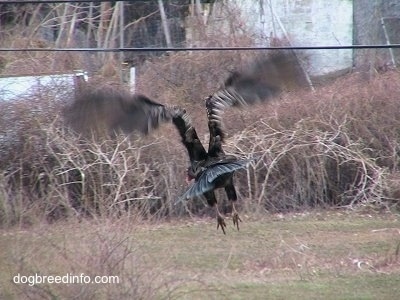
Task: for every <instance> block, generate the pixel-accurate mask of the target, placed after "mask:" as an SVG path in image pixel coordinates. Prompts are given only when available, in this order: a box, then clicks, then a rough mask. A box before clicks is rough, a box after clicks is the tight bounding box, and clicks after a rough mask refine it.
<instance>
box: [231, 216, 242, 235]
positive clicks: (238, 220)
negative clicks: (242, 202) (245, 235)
mask: <svg viewBox="0 0 400 300" xmlns="http://www.w3.org/2000/svg"><path fill="white" fill-rule="evenodd" d="M232 220H233V226H235V225H236V228H237V230H238V231H239V222H242V219H240V217H239V214H238V213H237V212H234V213H233V214H232Z"/></svg>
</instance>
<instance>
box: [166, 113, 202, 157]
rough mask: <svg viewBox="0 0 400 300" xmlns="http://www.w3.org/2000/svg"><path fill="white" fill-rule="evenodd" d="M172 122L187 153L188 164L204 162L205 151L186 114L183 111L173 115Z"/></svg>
mask: <svg viewBox="0 0 400 300" xmlns="http://www.w3.org/2000/svg"><path fill="white" fill-rule="evenodd" d="M172 122H173V123H174V124H175V126H176V128H177V129H178V132H179V134H180V136H181V141H182V144H183V145H184V146H185V147H186V150H187V152H188V155H189V159H190V162H191V163H192V164H193V163H194V162H195V161H202V160H205V159H206V158H207V151H206V150H205V149H204V146H203V144H202V143H201V141H200V139H199V137H198V135H197V132H196V129H195V128H194V127H193V125H192V122H191V120H190V117H189V116H188V114H187V113H186V112H185V111H184V110H183V111H180V112H179V113H175V115H174V116H173V118H172Z"/></svg>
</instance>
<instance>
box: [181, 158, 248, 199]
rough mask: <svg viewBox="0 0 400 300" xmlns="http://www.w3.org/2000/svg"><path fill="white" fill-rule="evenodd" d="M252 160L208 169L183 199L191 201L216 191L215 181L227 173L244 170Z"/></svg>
mask: <svg viewBox="0 0 400 300" xmlns="http://www.w3.org/2000/svg"><path fill="white" fill-rule="evenodd" d="M249 162H250V160H240V161H235V162H229V163H219V164H216V165H213V166H211V167H209V168H207V169H206V170H205V171H204V172H203V173H202V174H201V175H200V177H199V179H198V180H196V181H195V182H194V183H193V184H192V185H191V186H190V187H189V189H188V190H187V191H186V193H185V194H183V196H182V197H181V198H183V199H190V198H193V197H196V196H201V195H203V194H204V193H205V192H208V191H211V190H213V189H214V187H215V185H214V183H213V182H214V180H215V179H217V178H218V177H219V176H221V175H223V174H227V173H232V172H234V171H236V170H239V169H244V168H246V166H247V165H248V163H249Z"/></svg>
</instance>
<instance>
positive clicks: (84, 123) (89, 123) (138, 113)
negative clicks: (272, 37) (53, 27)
mask: <svg viewBox="0 0 400 300" xmlns="http://www.w3.org/2000/svg"><path fill="white" fill-rule="evenodd" d="M303 78H304V76H302V74H301V72H300V71H299V67H298V64H297V62H296V61H295V57H294V55H293V54H292V53H286V52H285V53H278V54H276V55H272V56H271V57H269V58H267V59H259V60H256V61H255V62H254V63H253V64H252V65H250V66H248V67H247V68H245V69H244V70H242V71H240V72H233V73H231V75H230V76H229V77H228V78H227V80H226V81H225V84H224V86H223V87H222V88H221V89H219V90H218V91H216V92H215V93H214V94H212V95H210V96H209V97H207V98H206V99H205V106H206V111H207V117H208V128H209V132H210V139H209V145H208V150H207V151H206V149H205V148H204V146H203V144H202V143H201V141H200V139H199V137H198V135H197V132H196V130H195V128H194V127H193V125H192V123H191V120H190V118H189V116H188V115H187V113H186V111H185V110H184V109H182V108H180V107H168V106H165V105H162V104H160V103H157V102H155V101H153V100H151V99H149V98H147V97H146V96H143V95H130V94H128V93H124V92H116V91H115V89H108V90H107V89H99V90H97V89H90V88H89V89H86V90H84V91H83V92H82V93H80V94H79V95H78V96H77V98H76V100H75V102H74V103H73V104H72V105H71V106H70V107H69V108H68V109H67V110H66V114H65V116H66V120H67V121H68V123H69V124H70V125H71V126H72V127H73V128H74V129H76V130H77V131H79V132H81V133H84V134H85V133H91V132H93V131H97V132H103V133H104V132H107V133H110V132H113V131H116V130H122V131H123V132H125V133H130V132H132V131H138V132H141V133H144V134H146V133H148V132H149V131H150V130H152V129H155V128H157V127H158V126H159V125H160V124H161V123H163V122H171V121H172V123H173V124H174V125H175V127H176V128H177V130H178V132H179V134H180V137H181V141H182V144H183V145H184V146H185V148H186V150H187V153H188V156H189V160H190V166H189V168H188V170H187V176H188V179H194V183H193V184H192V185H191V186H190V187H189V189H188V190H187V191H186V193H184V195H183V196H182V198H181V199H190V198H193V197H197V196H204V197H205V198H206V199H207V202H208V204H209V205H210V206H215V205H216V203H217V200H216V197H215V193H214V190H215V189H218V188H224V189H225V191H226V194H227V196H228V199H229V200H230V201H236V200H237V194H236V190H235V187H234V184H233V175H234V173H235V171H237V170H239V169H244V168H246V166H247V165H248V163H249V162H250V161H249V160H245V159H238V158H236V157H234V156H231V155H226V154H225V153H224V151H223V148H222V144H223V141H224V137H225V135H224V131H223V127H222V121H221V116H222V113H223V111H224V109H225V108H227V107H232V106H246V105H249V104H254V103H257V102H263V101H266V100H269V99H271V98H272V97H273V96H275V95H277V94H278V93H279V92H281V91H282V90H283V89H285V86H286V85H288V84H289V85H293V83H294V84H295V85H303V84H304V81H305V80H304V79H303ZM216 208H217V218H218V226H221V228H222V230H223V232H224V233H225V229H224V228H225V227H226V225H225V222H224V219H223V217H222V216H221V214H220V213H219V212H218V206H216ZM233 221H234V224H235V225H236V226H237V228H238V229H239V225H238V224H239V221H241V220H240V218H239V215H238V214H237V212H236V209H235V206H234V204H233Z"/></svg>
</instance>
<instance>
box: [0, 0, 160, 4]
mask: <svg viewBox="0 0 400 300" xmlns="http://www.w3.org/2000/svg"><path fill="white" fill-rule="evenodd" d="M119 1H126V2H146V0H6V1H0V4H43V3H45V4H50V3H87V2H93V3H101V2H119ZM150 1H154V0H147V2H150Z"/></svg>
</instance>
